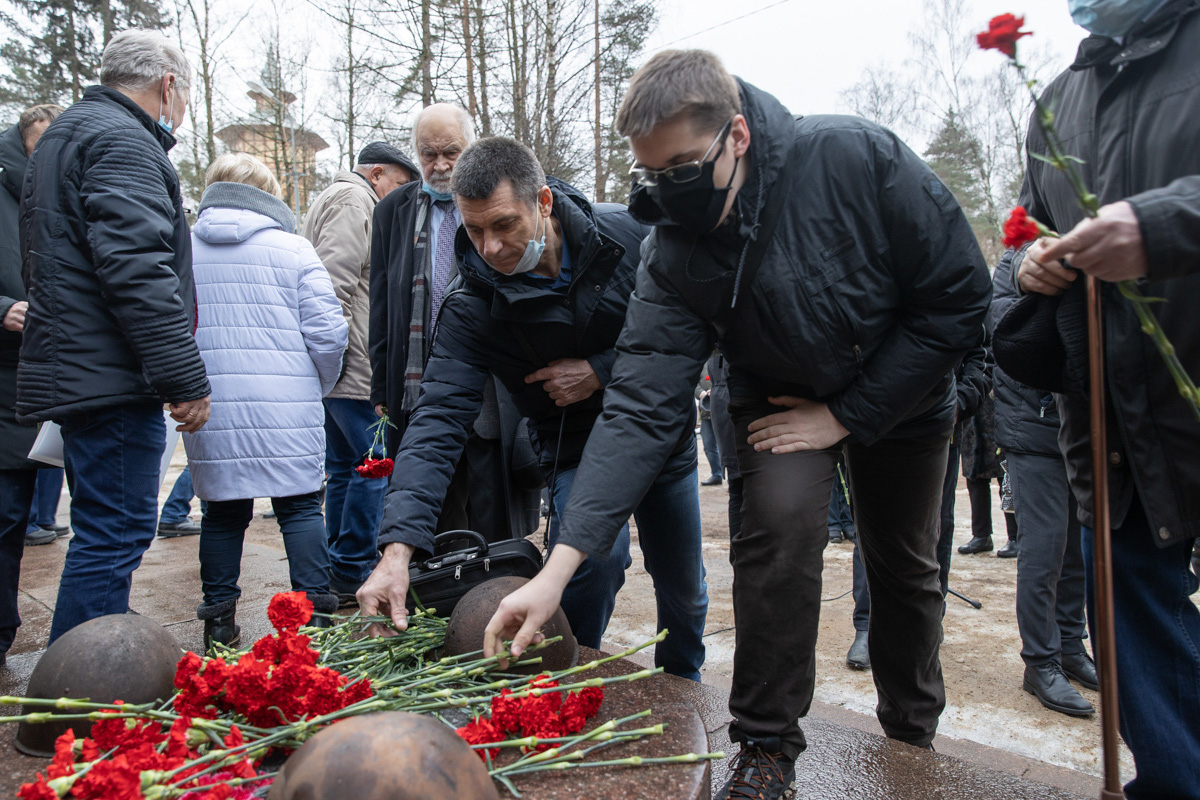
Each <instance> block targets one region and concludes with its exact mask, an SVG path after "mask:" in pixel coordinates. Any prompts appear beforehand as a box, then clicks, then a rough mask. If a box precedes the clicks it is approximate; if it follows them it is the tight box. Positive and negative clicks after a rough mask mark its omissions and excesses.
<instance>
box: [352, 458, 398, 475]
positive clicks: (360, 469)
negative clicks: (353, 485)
mask: <svg viewBox="0 0 1200 800" xmlns="http://www.w3.org/2000/svg"><path fill="white" fill-rule="evenodd" d="M394 466H396V462H394V461H392V460H391V459H390V458H366V459H363V463H362V464H360V465H359V466H357V467H355V468H354V471H355V472H357V473H358V474H359V475H361V476H363V477H364V478H386V477H387V476H389V475H391V474H392V468H393V467H394Z"/></svg>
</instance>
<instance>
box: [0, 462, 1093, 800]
mask: <svg viewBox="0 0 1200 800" xmlns="http://www.w3.org/2000/svg"><path fill="white" fill-rule="evenodd" d="M171 482H172V479H171V478H168V480H167V482H166V485H165V486H164V497H165V493H166V491H168V490H169V489H170V486H171ZM267 508H268V504H267V503H266V502H265V501H258V504H257V506H256V511H258V512H259V513H261V512H262V511H264V510H266V509H267ZM64 510H65V502H64ZM68 542H69V539H60V540H59V541H57V542H54V543H52V544H49V545H45V546H41V547H33V548H28V549H27V550H26V551H25V558H24V562H23V569H22V576H21V596H20V611H21V616H22V619H23V621H24V624H23V625H22V627H21V629H20V631H19V633H18V636H17V639H16V642H15V643H14V645H13V648H12V650H11V651H10V652H9V654H8V664H7V666H6V667H5V668H0V694H6V695H19V694H21V693H23V691H24V688H25V685H26V683H27V681H28V678H29V674H30V672H31V671H32V670H33V667H34V665H35V664H36V663H37V659H38V657H39V655H40V653H41V651H42V648H43V647H44V646H45V641H46V636H47V634H48V632H49V628H50V617H51V612H52V609H53V604H54V600H55V595H56V592H57V580H58V574H59V571H60V570H61V567H62V561H63V557H64V555H65V553H66V549H67V544H68ZM197 545H198V537H183V538H176V539H167V540H162V539H159V540H155V542H154V543H153V545H152V546H151V547H150V549H149V550H148V551H147V553H146V555H145V557H144V558H143V561H142V566H141V568H139V570H138V571H137V572H136V573H135V577H134V585H133V591H132V593H131V598H130V606H131V608H132V609H133V610H135V611H137V612H138V613H140V614H143V615H145V616H148V617H150V618H152V619H154V620H156V621H158V622H160V623H161V624H163V625H165V626H167V628H168V629H169V630H170V631H171V632H172V633H173V634H174V635H175V637H176V638H177V639H178V640H179V642H180V644H181V646H183V647H184V648H187V649H192V650H196V649H198V648H199V647H200V643H201V637H202V626H201V623H200V622H199V621H197V620H196V618H195V609H196V605H197V603H198V602H199V599H200V576H199V566H198V561H197V552H196V551H197ZM241 586H242V592H243V597H242V601H241V603H240V605H239V608H238V622H239V624H240V625H241V626H242V631H243V633H242V635H243V637H244V641H252V640H254V639H256V638H258V637H259V636H262V635H265V634H267V633H269V632H270V625H269V623H268V622H267V619H266V606H267V603H268V601H269V600H270V598H271V596H272V595H274V594H275V593H276V592H278V591H286V590H287V589H288V588H289V587H288V578H287V564H286V559H285V557H284V553H283V544H282V540H281V538H280V535H279V531H278V527H277V526H276V524H275V522H274V520H264V519H262V518H261V517H260V516H256V517H255V519H254V521H253V522H252V523H251V528H250V531H249V532H248V534H247V538H246V545H245V550H244V554H243V559H242V581H241ZM670 683H671V686H672V691H671V692H670V694H675V693H676V690H678V692H682V694H683V695H684V696H685V697H686V698H687V699H688V700H690V701H691V702H692V703H693V704H694V705H695V706H696V708H697V709H698V710H699V712H700V716H701V718H702V720H703V729H704V730H705V731H707V732H708V736H709V746H710V749H711V750H723V751H725V752H726V753H730V754H732V753H734V752H736V750H737V748H736V746H734V745H731V744H730V743H729V741H728V739H727V738H726V736H725V732H724V730H725V727H724V726H725V725H726V723H727V722H728V719H729V717H728V711H727V709H726V699H727V697H728V694H727V692H728V685H727V684H724V685H722V684H721V683H717V684H716V685H704V686H701V685H699V684H690V683H689V682H686V681H680V680H677V679H672V680H671V682H670ZM15 713H17V710H16V709H15V708H11V707H5V708H3V709H0V714H4V715H11V714H15ZM803 726H804V729H805V733H806V736H807V738H808V741H809V749H808V751H807V752H806V753H804V754H803V755H802V756H801V757H800V759H799V760H798V762H797V765H796V766H797V770H796V771H797V791H796V797H797V798H829V800H834V799H835V798H857V799H859V800H876V799H877V798H878V800H885V798H886V800H897V799H898V798H946V799H947V800H949V799H950V798H955V799H958V798H962V799H963V800H967V798H971V799H972V800H988V798H1006V799H1007V800H1014V799H1015V800H1019V799H1021V798H1030V800H1033V798H1038V799H1039V800H1059V799H1060V798H1061V799H1063V800H1065V799H1066V798H1084V797H1095V796H1097V795H1098V794H1099V781H1098V780H1097V779H1096V778H1094V777H1093V776H1089V775H1085V774H1083V773H1079V772H1075V771H1073V770H1069V769H1065V768H1061V767H1053V766H1050V765H1047V764H1043V763H1042V762H1039V761H1036V760H1033V759H1028V758H1024V757H1021V756H1016V755H1013V754H1011V753H1007V752H1004V751H1002V750H997V749H993V748H990V747H986V746H983V745H980V744H976V743H971V742H963V741H958V740H954V739H948V738H946V737H939V738H938V739H937V740H936V741H935V746H936V747H937V749H938V752H936V753H931V752H928V751H924V750H919V749H916V748H913V747H910V746H908V745H904V744H900V743H897V742H893V741H890V740H888V739H885V738H884V737H883V736H882V735H880V734H879V733H878V723H877V722H876V721H875V720H874V719H873V718H872V717H869V716H865V715H862V714H857V713H854V712H852V711H848V710H846V709H843V708H839V707H836V706H832V705H825V704H820V703H818V704H814V707H813V709H812V711H811V712H810V714H809V716H808V717H807V718H806V720H804V722H803ZM15 732H16V726H15V725H0V797H6V796H7V797H12V796H13V795H14V794H15V791H16V788H17V787H18V786H19V785H20V783H22V782H25V781H28V780H30V779H31V778H32V777H33V774H34V773H35V772H36V771H37V770H38V769H41V768H43V767H44V766H45V763H46V762H44V761H41V760H39V759H33V758H29V757H26V756H22V755H20V754H18V753H17V752H16V751H15V750H14V749H13V748H12V737H13V735H14V734H15ZM727 768H728V762H721V763H716V764H714V765H713V769H712V781H713V786H714V787H716V786H719V785H720V784H721V783H723V782H724V780H725V778H726V776H727ZM563 789H564V790H565V789H566V787H565V786H564V787H563ZM714 791H715V789H714ZM572 792H575V794H572ZM689 794H690V793H689ZM533 796H535V793H527V794H526V797H533ZM553 796H555V797H568V796H574V797H579V798H584V797H599V796H606V795H603V793H600V794H596V793H593V792H592V791H590V790H589V789H588V788H587V785H586V784H584V783H578V784H574V785H573V787H572V789H571V790H570V791H568V792H567V794H563V793H562V792H554V793H553ZM627 796H631V795H627ZM643 796H648V795H643ZM691 796H696V795H691ZM700 796H703V792H701V793H700Z"/></svg>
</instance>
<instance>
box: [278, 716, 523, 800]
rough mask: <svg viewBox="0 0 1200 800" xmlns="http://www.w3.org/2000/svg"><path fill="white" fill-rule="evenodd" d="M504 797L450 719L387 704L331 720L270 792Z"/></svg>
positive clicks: (293, 797)
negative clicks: (380, 708)
mask: <svg viewBox="0 0 1200 800" xmlns="http://www.w3.org/2000/svg"><path fill="white" fill-rule="evenodd" d="M350 798H353V799H354V800H444V799H445V798H457V800H500V795H499V793H498V792H497V791H496V786H495V784H494V783H493V782H492V779H491V776H489V775H488V773H487V768H486V767H485V766H484V764H483V761H482V760H480V758H479V756H478V755H476V754H475V751H474V750H472V749H471V747H470V745H468V744H467V743H466V742H465V741H463V739H462V738H461V737H460V736H459V735H458V734H457V733H455V732H454V729H453V728H451V727H450V726H448V725H446V723H444V722H441V721H439V720H438V719H436V718H434V717H430V716H423V715H421V714H410V713H407V712H404V711H384V712H379V713H375V714H365V715H363V716H359V717H351V718H350V719H347V720H343V721H341V722H338V723H336V724H334V725H331V726H329V727H328V728H325V729H324V730H322V731H321V732H320V733H318V734H317V735H316V736H314V737H313V738H311V739H309V740H308V741H307V742H305V743H304V745H303V746H302V747H301V748H300V749H299V750H297V751H296V752H295V753H293V754H292V755H291V757H289V758H288V760H287V761H286V762H285V763H284V765H283V768H282V769H281V770H280V771H279V776H278V777H277V778H276V779H275V782H274V783H273V784H272V785H271V791H270V792H269V793H268V794H267V800H349V799H350Z"/></svg>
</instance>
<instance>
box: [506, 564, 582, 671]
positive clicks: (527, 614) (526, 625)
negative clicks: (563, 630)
mask: <svg viewBox="0 0 1200 800" xmlns="http://www.w3.org/2000/svg"><path fill="white" fill-rule="evenodd" d="M584 558H586V556H585V555H584V553H583V552H582V551H580V550H576V549H575V548H574V547H571V546H570V545H565V544H563V543H561V542H559V543H558V544H557V545H555V546H554V550H553V551H551V553H550V558H549V559H547V560H546V564H545V566H543V567H542V571H541V572H539V573H538V574H537V575H535V576H534V577H533V580H531V581H530V582H529V583H527V584H525V585H524V586H522V587H521V588H520V589H517V590H516V591H515V592H513V593H512V594H510V595H509V596H508V597H506V598H504V599H503V600H501V601H500V606H499V607H498V608H497V609H496V613H495V614H493V615H492V619H491V621H490V622H488V625H487V628H486V629H485V630H484V632H483V655H484V657H485V658H491V657H492V656H495V655H501V654H502V653H503V650H504V641H505V640H506V639H511V640H512V646H511V647H510V648H509V650H508V655H510V656H512V658H514V659H518V658H520V657H521V654H522V653H524V652H525V649H526V648H527V647H529V646H530V645H532V644H537V643H539V642H541V641H542V640H544V639H545V638H546V637H545V635H544V634H543V633H542V632H541V631H540V630H539V628H541V627H542V626H543V625H545V624H546V620H548V619H550V617H551V616H553V615H554V612H555V610H557V609H558V604H559V602H560V601H561V600H562V593H563V589H565V588H566V586H567V583H568V582H569V581H570V580H571V576H572V575H574V574H575V570H576V569H578V568H579V565H580V564H582V563H583V560H584ZM500 668H501V669H508V658H507V657H505V658H503V659H501V661H500Z"/></svg>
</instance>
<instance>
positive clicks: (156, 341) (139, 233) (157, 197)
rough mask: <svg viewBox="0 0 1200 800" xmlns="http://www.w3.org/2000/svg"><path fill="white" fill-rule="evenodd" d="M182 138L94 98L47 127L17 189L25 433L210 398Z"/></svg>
mask: <svg viewBox="0 0 1200 800" xmlns="http://www.w3.org/2000/svg"><path fill="white" fill-rule="evenodd" d="M174 144H175V139H174V137H172V136H171V135H170V134H168V133H167V132H166V131H164V130H162V128H160V127H159V126H158V124H157V123H155V122H154V120H152V119H151V118H150V116H149V115H148V114H147V113H146V112H144V111H142V109H141V108H139V107H138V106H137V105H136V104H135V103H134V102H133V101H132V100H130V99H129V98H127V97H126V96H125V95H123V94H121V93H120V92H118V91H115V90H113V89H109V88H106V87H102V86H92V87H90V88H88V90H87V91H86V92H85V93H84V95H83V99H81V100H80V101H79V102H78V103H76V104H75V105H73V106H71V107H70V108H69V109H67V110H66V111H65V112H63V113H62V115H61V116H59V117H58V119H56V120H54V122H53V123H51V124H50V127H49V128H47V129H46V132H45V133H44V134H43V135H42V138H41V139H40V140H39V142H38V146H37V150H35V151H34V156H33V159H32V161H31V163H30V166H29V169H28V170H27V172H26V174H25V184H24V188H23V190H22V212H21V251H22V253H23V255H24V267H25V278H26V285H27V286H28V291H29V314H28V317H27V318H26V322H25V333H24V340H23V342H22V344H21V363H20V366H19V368H18V370H17V414H18V416H19V417H21V418H22V419H23V420H24V421H32V422H37V421H41V420H47V419H60V418H62V417H63V416H66V415H68V414H73V413H78V412H82V411H89V410H93V409H98V408H105V407H108V406H114V405H119V404H123V403H133V402H146V401H150V402H155V401H167V402H171V403H179V402H184V401H187V400H197V399H199V398H201V397H205V396H207V395H208V394H209V385H208V378H207V377H206V376H205V372H204V362H203V361H201V360H200V351H199V350H198V349H197V348H196V343H195V341H194V340H193V338H192V334H193V331H194V330H195V322H196V317H195V314H196V295H195V291H196V290H195V285H194V283H193V281H192V255H191V253H192V251H191V240H190V237H189V235H188V226H187V219H186V218H185V217H184V213H183V199H182V196H181V195H180V193H179V176H178V175H177V174H176V173H175V168H174V167H173V166H172V165H171V162H170V160H169V159H168V158H167V151H168V150H169V149H170V148H171V147H172V146H173V145H174Z"/></svg>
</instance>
